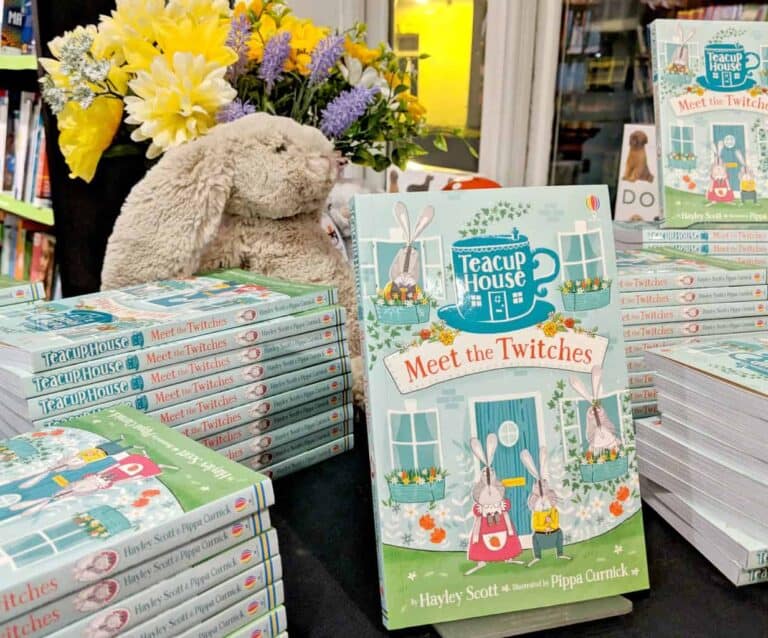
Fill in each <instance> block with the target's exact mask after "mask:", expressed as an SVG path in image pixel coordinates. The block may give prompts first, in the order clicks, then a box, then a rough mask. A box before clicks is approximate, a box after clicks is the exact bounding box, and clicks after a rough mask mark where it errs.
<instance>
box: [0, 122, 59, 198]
mask: <svg viewBox="0 0 768 638" xmlns="http://www.w3.org/2000/svg"><path fill="white" fill-rule="evenodd" d="M0 139H1V138H0ZM45 144H46V140H45V127H43V129H42V133H41V136H40V162H39V164H38V168H37V175H36V176H35V196H34V199H33V202H34V204H35V206H40V207H49V206H50V205H51V175H50V173H49V168H48V152H47V151H46V146H45Z"/></svg>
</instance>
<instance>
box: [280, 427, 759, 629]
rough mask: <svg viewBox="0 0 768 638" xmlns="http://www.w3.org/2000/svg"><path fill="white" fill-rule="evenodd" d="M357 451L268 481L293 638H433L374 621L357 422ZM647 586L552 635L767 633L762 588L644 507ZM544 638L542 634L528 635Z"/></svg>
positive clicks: (365, 475) (365, 481)
mask: <svg viewBox="0 0 768 638" xmlns="http://www.w3.org/2000/svg"><path fill="white" fill-rule="evenodd" d="M357 421H358V423H356V424H355V428H356V429H355V449H354V450H353V451H350V452H347V453H345V454H342V455H341V456H338V457H335V458H333V459H330V460H328V461H326V462H324V463H320V464H319V465H316V466H315V467H312V468H308V469H306V470H303V471H301V472H298V473H296V474H293V475H291V476H287V477H285V478H282V479H278V480H277V481H276V483H275V492H276V505H275V506H274V507H273V508H272V512H273V513H272V520H273V523H274V525H275V527H276V528H277V531H278V539H279V542H280V552H281V554H282V557H283V566H284V572H285V588H286V603H285V604H286V608H287V612H288V631H289V634H290V636H291V637H292V638H299V637H304V636H307V637H310V636H311V637H312V638H325V637H328V638H331V637H333V638H346V637H347V636H349V637H355V638H358V637H365V638H367V637H368V636H371V637H376V636H388V635H389V636H400V637H403V638H406V637H407V638H411V637H413V638H416V637H419V638H421V637H430V638H431V637H434V636H437V635H438V634H437V633H436V632H435V631H434V629H432V627H428V626H427V627H417V628H413V629H407V630H401V631H396V632H387V631H386V630H385V629H384V627H383V625H382V624H381V619H380V603H379V593H378V576H377V565H376V549H375V540H374V531H373V511H372V505H371V486H370V479H369V476H370V475H369V472H370V468H369V464H368V442H367V440H366V436H365V431H364V427H365V426H364V423H361V422H360V419H357ZM643 515H644V520H645V534H646V541H647V545H648V558H649V566H650V580H651V590H650V591H649V592H638V593H634V594H629V595H628V596H627V597H628V598H630V599H631V600H632V601H633V603H634V611H633V613H631V614H629V615H627V616H622V617H619V618H611V619H606V620H602V621H598V622H593V623H585V624H582V625H575V626H571V627H566V628H562V629H559V630H555V631H547V632H546V636H547V637H548V638H560V637H562V638H565V637H566V636H568V637H569V638H574V637H578V636H616V637H619V636H621V637H622V638H626V637H627V636H653V637H654V638H664V637H666V636H670V637H672V636H674V637H676V638H678V637H681V636H685V637H686V638H690V637H696V636H707V637H709V636H735V637H738V638H753V637H754V638H757V637H760V638H766V637H768V585H767V584H762V585H753V586H750V587H742V588H736V587H734V586H733V585H731V583H730V582H728V581H727V580H726V579H725V577H723V576H722V575H721V574H720V572H718V571H717V570H716V569H715V568H714V567H713V566H712V565H711V564H710V563H709V562H708V561H707V560H706V559H705V558H704V557H703V556H702V555H701V554H699V553H698V552H697V551H696V550H695V549H694V548H693V547H692V546H691V545H690V544H688V543H687V542H686V541H685V540H684V539H683V538H682V537H681V536H680V535H679V534H677V532H675V530H674V529H672V528H671V527H670V526H669V525H668V524H667V523H666V522H665V521H664V520H663V519H661V518H660V517H659V516H658V515H657V514H656V513H655V512H654V511H653V510H651V509H650V508H648V507H647V506H646V507H644V508H643ZM528 635H529V636H530V637H531V638H542V637H543V636H544V635H545V634H544V633H543V632H542V633H537V634H528ZM467 638H471V637H467Z"/></svg>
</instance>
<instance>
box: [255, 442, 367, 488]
mask: <svg viewBox="0 0 768 638" xmlns="http://www.w3.org/2000/svg"><path fill="white" fill-rule="evenodd" d="M354 446H355V436H354V434H351V433H350V434H347V435H346V436H344V437H342V438H340V439H336V440H335V441H330V442H328V443H325V444H323V445H318V446H317V447H315V448H312V449H311V450H307V451H306V452H301V453H300V454H297V455H296V456H292V457H291V458H288V459H285V460H283V461H278V462H276V463H273V464H272V465H267V466H266V467H263V468H261V469H260V470H259V472H261V473H262V474H264V475H265V476H268V477H269V478H271V479H273V480H274V479H279V478H282V477H284V476H288V475H289V474H293V473H294V472H298V471H299V470H303V469H305V468H308V467H310V466H312V465H317V464H318V463H321V462H322V461H326V460H328V459H330V458H332V457H334V456H338V455H339V454H341V453H343V452H347V451H349V450H351V449H352V448H353V447H354Z"/></svg>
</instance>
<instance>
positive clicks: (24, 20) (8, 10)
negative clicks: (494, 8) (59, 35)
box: [0, 0, 35, 55]
mask: <svg viewBox="0 0 768 638" xmlns="http://www.w3.org/2000/svg"><path fill="white" fill-rule="evenodd" d="M0 7H1V8H2V15H3V17H2V45H1V46H0V55H21V54H25V55H29V54H32V53H34V51H35V39H34V38H35V36H34V26H33V16H32V1H31V0H4V1H3V2H2V3H0Z"/></svg>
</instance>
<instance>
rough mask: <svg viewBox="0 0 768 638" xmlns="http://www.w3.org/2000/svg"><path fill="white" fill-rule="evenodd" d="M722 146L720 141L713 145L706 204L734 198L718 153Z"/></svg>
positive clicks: (709, 204) (722, 202) (725, 202)
mask: <svg viewBox="0 0 768 638" xmlns="http://www.w3.org/2000/svg"><path fill="white" fill-rule="evenodd" d="M722 146H723V143H722V142H720V144H719V145H715V147H714V152H713V157H712V168H711V169H710V174H709V177H710V182H709V188H708V189H707V206H712V205H714V204H718V203H721V204H727V203H730V202H733V200H734V195H733V189H732V188H731V183H730V181H729V180H728V170H727V169H726V168H725V164H723V160H722V157H721V155H720V153H721V151H722Z"/></svg>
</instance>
